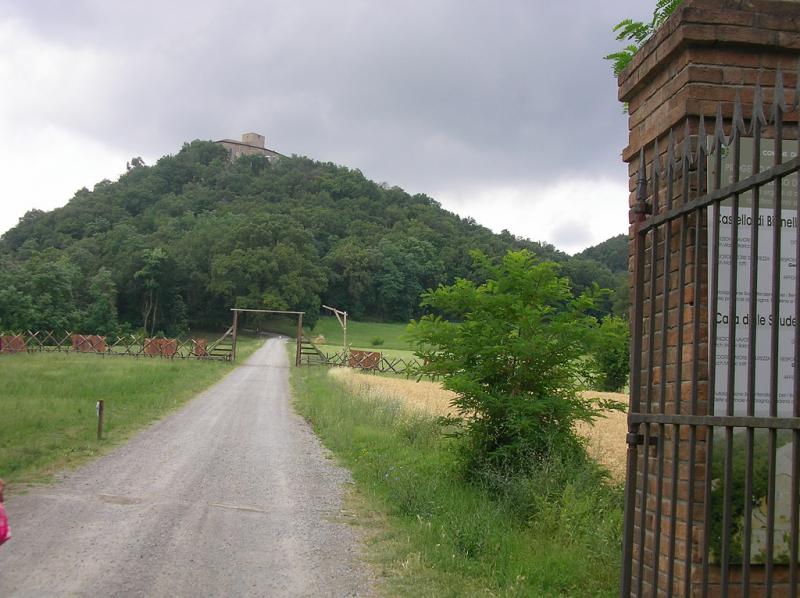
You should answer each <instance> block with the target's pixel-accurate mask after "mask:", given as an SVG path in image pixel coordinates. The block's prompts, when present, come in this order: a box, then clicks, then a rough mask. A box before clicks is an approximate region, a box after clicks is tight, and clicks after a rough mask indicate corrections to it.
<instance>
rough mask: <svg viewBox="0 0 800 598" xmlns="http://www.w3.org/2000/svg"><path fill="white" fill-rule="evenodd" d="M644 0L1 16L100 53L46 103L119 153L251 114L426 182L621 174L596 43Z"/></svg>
mask: <svg viewBox="0 0 800 598" xmlns="http://www.w3.org/2000/svg"><path fill="white" fill-rule="evenodd" d="M642 4H643V3H641V1H640V0H615V1H612V2H610V3H605V4H598V3H596V2H595V1H593V0H577V1H574V2H561V3H551V2H544V1H541V0H539V1H523V0H508V1H504V2H489V1H485V0H480V1H476V2H469V3H466V2H456V1H455V0H439V1H435V0H434V1H431V2H426V3H421V2H391V1H388V2H380V3H378V2H368V1H366V0H361V1H359V0H350V1H344V2H339V3H331V2H323V1H321V0H312V1H307V2H296V3H286V2H276V1H269V2H252V1H246V2H245V1H238V0H237V1H229V0H228V1H226V0H206V1H205V2H200V3H197V2H179V3H174V2H172V3H166V4H162V3H160V2H154V1H152V0H144V1H142V2H136V3H117V2H107V1H104V0H83V1H80V0H77V1H75V2H70V3H63V2H59V1H56V0H52V1H49V2H41V1H40V2H35V1H34V2H27V1H26V2H23V1H22V0H18V1H17V2H12V3H11V5H6V8H5V9H0V18H2V19H4V20H5V19H17V20H19V22H21V23H22V24H23V25H24V26H25V27H26V28H28V29H30V30H31V31H32V32H34V33H35V34H36V35H37V36H39V37H41V39H42V40H43V41H46V42H47V43H51V44H59V45H61V46H62V47H67V48H72V49H76V50H83V51H86V52H90V53H96V54H98V55H99V56H101V57H102V58H103V59H104V61H105V62H104V64H105V71H104V72H102V73H100V74H99V75H98V77H97V79H96V80H95V81H94V82H93V85H92V89H87V90H86V93H85V97H86V101H85V102H84V103H83V104H82V105H80V106H77V107H76V106H72V107H71V108H69V109H64V110H62V111H59V109H58V99H57V98H54V102H55V103H56V108H55V109H54V110H53V112H52V113H51V114H50V115H49V117H50V118H51V119H52V120H53V121H54V124H56V125H57V126H61V127H64V128H67V129H74V130H76V131H79V132H80V134H81V135H83V136H89V137H93V138H96V139H102V140H104V141H105V142H106V143H110V144H111V145H112V146H113V147H114V148H115V149H116V150H118V151H119V152H120V153H123V154H126V155H127V154H130V155H137V154H141V155H145V156H150V157H156V156H159V155H161V154H164V153H170V152H174V151H176V150H177V149H178V147H179V146H180V143H182V142H183V141H186V140H190V139H193V138H198V137H199V138H220V137H232V136H237V135H238V134H239V133H241V132H243V131H249V130H255V131H259V132H262V133H264V134H266V136H267V139H268V144H269V145H270V146H271V147H273V148H275V149H277V150H278V151H281V152H283V153H298V154H305V155H309V156H311V157H314V158H318V159H323V160H331V161H335V162H338V163H342V164H346V165H348V166H351V167H354V168H360V169H361V170H363V171H364V172H365V174H367V175H368V176H371V177H373V178H375V179H378V180H385V181H388V182H389V183H390V184H397V185H400V186H402V187H405V188H407V189H409V190H410V191H414V192H420V191H424V192H428V193H429V194H431V195H434V196H435V195H436V193H440V192H441V193H444V192H446V191H447V190H448V189H449V188H452V187H459V188H461V189H463V188H465V187H469V186H470V185H475V186H480V187H482V188H487V187H491V186H492V185H504V186H509V185H515V184H520V185H527V186H530V185H546V184H548V183H550V182H552V181H555V180H560V179H564V178H583V179H586V178H604V179H613V178H623V179H624V177H625V169H624V167H623V166H622V165H621V164H620V159H619V152H620V150H621V148H622V147H623V146H624V145H625V141H626V137H627V132H626V131H627V127H626V119H625V117H624V115H623V114H622V113H621V110H620V106H619V104H618V103H617V101H616V82H615V81H614V79H613V78H612V77H611V74H610V67H609V65H608V63H606V62H605V61H603V60H602V56H603V55H604V54H606V53H608V52H610V51H612V50H614V49H616V47H617V46H618V44H617V43H616V42H614V40H613V34H612V33H611V27H612V26H613V24H614V23H616V22H617V21H619V20H620V19H622V18H624V17H626V16H632V17H636V18H644V17H646V12H647V10H648V7H647V6H642ZM645 4H647V3H645ZM650 10H652V8H650ZM65 199H66V198H65ZM623 226H624V223H623V224H622V225H621V228H622V227H623Z"/></svg>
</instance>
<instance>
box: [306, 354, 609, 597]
mask: <svg viewBox="0 0 800 598" xmlns="http://www.w3.org/2000/svg"><path fill="white" fill-rule="evenodd" d="M293 386H294V390H295V399H296V406H297V408H298V410H299V411H300V412H301V413H302V414H303V415H304V416H305V417H306V418H308V419H309V420H310V421H311V422H312V424H313V426H314V428H315V430H316V432H317V433H318V434H319V436H320V437H321V438H322V440H323V442H324V443H325V444H326V446H328V447H329V448H330V449H331V450H332V451H333V452H334V453H335V454H336V455H337V456H338V457H339V459H341V461H342V462H343V463H344V464H345V465H346V466H347V467H348V468H350V469H351V471H352V472H353V477H354V479H355V481H356V487H357V492H358V495H359V497H360V498H361V503H360V504H361V507H360V509H361V514H362V517H364V518H368V519H370V520H377V521H378V522H379V525H378V529H377V530H376V531H375V534H374V540H373V546H372V556H373V558H374V559H375V561H376V563H377V565H378V566H379V567H380V568H381V570H382V572H383V573H384V575H385V576H386V579H387V584H388V585H389V590H390V592H391V593H393V594H399V595H405V596H467V595H469V596H563V595H566V596H607V595H609V596H610V595H613V594H616V592H617V579H618V572H619V554H620V550H619V537H620V528H621V520H622V497H621V492H620V490H619V489H618V488H615V487H612V486H609V485H607V484H606V483H605V482H604V480H603V478H602V475H601V474H600V473H599V472H598V470H597V469H596V468H595V467H594V466H593V465H592V464H591V462H589V461H588V460H581V459H574V460H571V461H555V460H552V461H550V462H547V463H532V464H531V467H530V469H529V470H528V471H527V472H525V473H524V474H521V473H520V472H518V471H516V472H511V471H507V472H503V471H496V470H486V471H484V472H482V474H481V475H479V476H477V478H476V477H473V479H471V480H470V481H467V480H466V479H465V476H464V475H463V471H462V466H461V465H460V463H461V460H460V459H459V448H460V447H459V445H458V441H456V440H455V439H453V438H450V437H448V436H446V434H443V430H442V428H441V425H440V424H439V423H438V422H437V420H436V419H434V418H433V417H431V416H429V415H427V414H424V413H415V412H410V411H408V410H406V409H404V408H403V407H402V406H401V405H400V404H399V403H397V402H392V401H387V400H384V399H370V398H369V397H365V396H357V395H354V394H353V393H352V391H349V390H347V389H346V388H345V387H344V386H342V385H340V384H339V383H338V382H337V381H336V380H335V379H333V378H332V377H330V376H328V375H327V372H326V371H325V370H324V369H311V368H302V369H299V370H295V371H294V373H293ZM356 502H359V501H356ZM369 514H372V515H373V516H371V517H368V515H369ZM376 514H377V515H376Z"/></svg>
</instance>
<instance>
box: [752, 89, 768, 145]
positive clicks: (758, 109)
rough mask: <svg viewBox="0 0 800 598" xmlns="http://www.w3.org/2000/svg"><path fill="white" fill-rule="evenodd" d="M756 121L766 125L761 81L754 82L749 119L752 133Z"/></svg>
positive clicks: (763, 125)
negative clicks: (751, 112) (751, 110)
mask: <svg viewBox="0 0 800 598" xmlns="http://www.w3.org/2000/svg"><path fill="white" fill-rule="evenodd" d="M756 121H758V122H760V123H761V126H762V127H766V126H767V117H766V116H765V115H764V90H763V89H762V88H761V81H757V82H756V89H755V93H754V95H753V118H751V119H750V132H749V135H753V134H754V133H755V130H756Z"/></svg>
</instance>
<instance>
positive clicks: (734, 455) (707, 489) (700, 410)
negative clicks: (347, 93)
mask: <svg viewBox="0 0 800 598" xmlns="http://www.w3.org/2000/svg"><path fill="white" fill-rule="evenodd" d="M742 93H745V92H744V91H743V92H742ZM751 93H752V89H751ZM763 95H764V94H763V91H762V89H761V88H760V86H759V87H758V88H756V90H755V95H754V96H753V99H752V115H751V118H750V120H749V122H748V123H747V126H746V123H745V118H744V115H743V111H742V102H741V101H740V99H739V96H738V95H737V99H736V102H735V104H734V105H733V106H730V105H727V106H722V105H720V106H719V107H718V108H717V114H716V122H715V126H714V128H713V132H712V131H711V130H710V129H709V130H708V131H707V129H706V121H705V118H704V117H703V116H699V117H697V118H694V119H691V120H690V121H687V122H686V125H685V128H684V130H683V133H682V135H681V134H680V132H678V133H677V134H673V133H672V132H670V134H669V138H668V139H666V140H664V139H662V140H661V143H660V144H659V140H656V141H655V142H654V144H653V145H652V147H649V148H648V152H647V154H648V155H651V156H652V158H651V159H648V160H646V159H645V157H646V154H645V151H644V150H643V151H642V152H641V154H640V161H639V172H638V177H637V191H636V198H637V201H636V204H635V206H634V208H633V209H632V220H633V224H634V245H633V269H634V285H633V297H632V300H633V313H632V335H633V341H632V364H631V402H630V414H629V417H628V422H629V425H628V432H629V433H628V436H627V442H628V460H627V486H626V495H625V520H624V542H623V543H624V546H623V567H622V580H621V595H622V596H623V597H627V596H632V595H633V596H643V595H652V596H657V595H658V596H661V595H666V596H670V595H676V596H694V595H697V596H707V595H721V596H729V595H743V596H747V595H753V594H754V593H756V592H759V595H761V593H763V594H764V595H772V594H773V592H774V594H775V595H791V596H796V595H797V587H798V542H799V539H798V529H799V528H800V519H799V517H800V515H799V514H798V494H799V493H800V377H798V376H795V375H794V373H795V364H796V362H797V360H798V358H800V343H798V341H797V339H795V336H794V331H795V328H796V324H797V321H798V320H800V304H799V303H798V302H797V301H796V300H795V298H796V297H797V295H798V294H800V276H797V275H795V272H796V270H797V265H798V263H800V228H798V224H800V213H798V208H799V207H800V201H799V200H798V177H800V175H798V172H799V171H800V158H798V155H797V141H796V139H797V125H796V123H792V124H789V123H784V120H785V119H784V114H785V113H787V112H792V111H795V112H796V111H797V108H798V102H799V101H800V76H798V84H797V89H796V90H795V91H794V94H793V98H792V105H791V106H787V103H786V99H785V94H784V88H783V77H782V76H781V74H780V72H778V73H776V75H775V83H774V87H773V94H772V95H773V98H772V100H771V102H770V104H771V110H770V118H769V119H767V118H765V115H764V104H765V103H764V100H763ZM725 110H728V111H729V112H728V113H727V114H725V115H724V116H725V117H727V118H724V116H723V114H724V111H725ZM726 123H727V124H726ZM726 129H727V130H728V131H729V132H728V133H726ZM676 137H682V139H680V140H678V144H677V145H679V146H680V149H678V148H677V147H676ZM785 138H787V139H789V140H788V141H787V140H786V139H785ZM748 153H751V154H752V156H751V158H749V159H748V158H747V154H748ZM768 162H773V163H772V164H769V163H768Z"/></svg>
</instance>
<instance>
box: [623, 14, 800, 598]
mask: <svg viewBox="0 0 800 598" xmlns="http://www.w3.org/2000/svg"><path fill="white" fill-rule="evenodd" d="M798 57H800V0H686V2H685V3H684V5H682V6H681V8H679V9H678V11H676V13H675V14H673V15H672V17H670V19H669V20H668V21H667V22H666V23H665V24H664V26H663V27H662V28H661V29H660V30H659V31H658V32H657V33H656V34H655V35H654V37H653V38H652V39H650V40H649V41H648V42H647V43H646V44H645V45H644V47H642V48H641V49H640V51H639V52H638V53H637V54H636V56H635V57H634V59H633V61H632V63H631V64H630V66H629V67H628V68H627V69H626V70H625V72H623V73H622V75H621V76H620V78H619V99H620V100H621V101H623V102H626V103H627V104H628V111H629V138H628V146H627V147H626V148H625V149H624V150H623V153H622V156H623V160H624V161H625V162H627V163H628V164H629V176H630V183H629V189H630V192H631V194H630V200H629V201H630V206H631V207H633V206H634V204H635V200H636V184H637V170H638V167H639V160H638V158H639V154H640V151H641V150H642V149H644V150H645V158H646V162H647V163H648V164H649V163H650V161H651V160H652V159H653V153H654V150H653V147H654V141H656V140H657V139H658V141H659V151H660V152H661V154H662V159H663V156H664V154H666V152H667V143H666V140H667V137H668V135H669V133H670V131H673V132H674V135H675V140H676V144H677V145H680V144H681V143H682V141H683V134H684V126H685V123H686V121H687V119H688V120H689V121H690V122H691V134H692V135H696V134H697V127H698V122H699V117H700V116H701V115H704V116H705V117H706V127H707V133H708V134H711V133H712V132H713V124H714V123H713V116H714V115H715V113H716V111H717V106H718V105H719V104H720V103H721V105H722V112H723V116H724V117H725V118H727V119H730V118H731V116H732V114H733V105H734V100H735V97H736V94H737V91H738V92H739V93H740V94H741V99H742V102H743V105H744V113H745V115H746V116H747V117H748V118H749V116H750V115H751V114H752V102H753V96H754V89H755V84H756V81H760V83H761V85H762V87H764V89H765V95H766V98H767V100H768V101H770V100H771V98H772V86H773V85H774V81H775V72H776V69H777V68H778V67H779V66H780V68H781V69H782V71H783V73H784V76H785V77H784V81H785V83H786V86H787V87H788V88H789V89H792V88H793V87H794V86H795V83H796V78H795V77H796V73H797V64H798V63H797V61H798ZM787 120H788V121H792V120H794V121H796V120H797V114H789V115H787ZM748 124H749V122H748ZM728 130H729V129H727V128H726V131H728ZM796 131H797V129H796V128H794V129H793V130H792V129H789V130H787V138H790V137H792V136H796V134H797V132H796ZM650 175H651V170H650V169H648V176H650ZM692 184H694V181H692ZM676 188H679V185H676ZM676 193H677V190H676ZM664 199H665V198H664V197H663V195H662V201H661V205H662V209H663V205H664V203H665V201H664ZM631 231H633V229H631ZM703 236H705V234H704V235H703ZM631 239H633V235H631ZM679 245H680V243H679V239H678V238H677V234H675V235H673V237H672V241H671V246H670V247H669V251H670V254H671V255H674V256H675V258H674V259H673V260H672V264H673V269H675V270H677V264H678V259H677V255H678V252H679V250H680V246H679ZM687 250H689V251H691V247H689V246H688V245H687ZM662 251H663V250H662ZM632 252H633V247H632V246H631V254H632ZM647 268H649V265H648V266H647ZM663 275H664V273H663V272H660V271H659V272H658V274H657V276H658V278H659V279H661V277H662V276H663ZM667 275H668V276H670V277H672V276H677V275H676V274H675V273H674V272H670V273H667ZM688 280H689V281H691V279H688ZM658 286H659V287H660V286H661V283H660V282H659V283H658ZM672 286H673V285H670V287H672ZM677 297H678V295H677V293H676V295H675V299H677ZM707 297H708V292H707V288H706V277H705V273H704V274H703V276H702V277H701V285H700V288H698V289H695V288H694V286H693V285H692V284H691V283H690V282H687V286H686V292H685V295H684V297H683V300H684V304H683V305H677V301H673V296H672V292H670V295H669V302H668V305H669V312H670V313H669V314H668V316H669V317H668V319H667V321H668V324H667V330H666V331H662V330H661V320H662V315H663V314H661V313H660V308H659V304H660V301H661V298H659V299H658V301H656V302H654V304H653V305H650V304H647V305H646V306H645V314H644V316H645V318H656V322H657V324H656V326H655V329H654V338H657V339H659V340H658V342H657V343H654V346H655V347H657V348H658V349H657V350H656V351H654V355H655V353H656V352H658V355H657V356H656V359H655V363H656V364H658V363H659V362H660V360H661V355H660V347H659V345H660V342H661V340H660V339H661V336H662V334H666V339H667V341H666V346H667V360H666V362H667V363H666V366H667V367H666V368H665V369H664V371H663V372H662V371H661V368H660V367H659V366H658V365H656V367H654V370H653V375H654V378H655V380H656V382H660V380H661V377H664V378H665V379H666V381H667V387H668V388H669V389H670V390H669V396H670V397H672V396H675V394H674V389H675V388H676V385H679V386H678V388H680V389H681V391H682V392H681V393H678V394H679V395H680V397H681V398H680V407H681V412H682V413H689V411H690V409H689V393H685V392H683V390H684V389H688V388H689V387H690V386H691V378H690V376H691V374H692V368H691V367H690V365H691V361H692V359H693V355H692V346H691V345H690V344H689V343H692V342H693V339H691V338H689V337H687V336H686V334H687V332H688V333H691V328H692V318H694V317H697V316H696V314H699V318H700V319H701V323H700V343H699V350H700V353H701V357H700V361H701V367H700V380H699V384H698V390H699V399H700V400H699V404H698V408H699V410H700V413H701V414H702V413H705V412H706V409H707V400H708V396H707V390H708V386H707V385H708V368H707V356H708V327H707V317H708V316H707V309H706V308H707ZM695 301H697V302H698V305H699V307H700V309H699V310H696V309H695V308H694V306H695ZM678 310H683V312H684V314H685V316H684V317H685V326H686V327H685V328H684V331H685V333H684V337H685V338H684V344H683V354H682V355H678V354H677V347H678V341H677V328H673V324H674V320H675V319H677V318H676V317H674V313H673V312H675V313H676V312H677V311H678ZM648 322H649V320H648ZM647 329H648V327H647V326H644V331H645V334H647ZM642 346H643V351H645V352H646V351H647V350H648V343H647V342H644V344H643V345H642ZM679 360H680V363H682V364H683V367H682V375H681V380H676V379H675V377H676V371H677V369H678V368H676V367H675V366H676V364H677V363H678V361H679ZM647 362H648V355H647V354H643V355H642V363H643V364H646V363H647ZM674 410H675V405H674V400H672V399H668V400H667V405H666V407H665V412H667V413H673V412H674ZM702 432H703V430H699V431H698V436H697V440H698V442H697V444H698V450H697V452H696V454H695V456H696V465H695V472H696V474H695V480H696V482H695V488H694V489H693V490H694V491H693V492H692V491H691V490H692V489H690V488H689V482H688V478H689V476H688V469H689V459H688V454H687V453H688V451H687V452H684V451H683V450H681V454H680V460H679V461H678V463H679V470H678V471H679V474H678V478H677V479H676V480H673V479H671V473H670V471H671V463H670V462H669V461H667V463H668V464H669V466H668V467H665V468H664V476H663V477H662V480H661V483H662V484H663V488H664V489H665V495H666V496H667V497H669V495H670V494H671V488H672V485H673V484H677V486H678V492H677V496H678V507H677V519H676V521H677V525H676V526H675V529H676V532H675V560H676V562H675V564H674V571H673V579H671V580H669V579H667V578H666V574H665V571H666V570H667V560H668V556H669V555H668V554H667V553H666V551H665V546H664V544H666V542H664V543H662V549H661V551H660V553H659V563H660V566H659V569H660V572H659V576H658V578H657V579H654V575H653V572H652V571H650V572H649V574H648V568H647V567H645V569H644V575H643V580H644V581H643V584H642V591H643V594H645V595H648V596H649V595H652V592H653V589H654V588H653V585H654V584H655V585H656V586H657V590H658V594H659V595H660V594H662V593H664V594H665V593H666V592H667V588H668V587H669V586H670V585H671V586H672V589H673V595H676V596H678V595H682V594H683V593H684V591H683V588H684V587H685V586H684V584H683V583H682V581H683V579H684V577H685V575H686V571H685V567H684V562H683V559H685V557H686V554H687V543H688V542H691V543H692V561H693V562H694V563H697V564H698V566H697V567H695V568H694V569H695V570H694V573H693V574H692V584H690V587H691V588H692V590H691V591H690V594H693V593H694V592H695V591H697V589H698V588H699V575H698V574H699V569H700V567H699V563H700V557H701V555H702V552H701V545H702V538H701V537H700V533H699V532H698V527H702V526H697V524H698V523H699V522H702V520H703V517H704V504H703V503H702V500H703V488H704V485H705V473H706V472H705V467H704V462H705V446H704V442H705V435H704V434H703V433H702ZM666 433H667V438H665V439H662V441H671V438H670V437H669V434H670V427H669V426H668V427H667V431H666ZM683 440H684V439H682V444H681V446H682V447H683V446H684V444H683ZM642 448H643V447H642ZM642 452H644V450H642V451H640V454H641V453H642ZM641 464H642V457H640V471H641ZM650 482H651V483H650V484H649V487H648V493H649V497H648V498H647V501H646V504H647V508H648V513H649V514H648V516H647V517H646V518H645V522H646V523H645V532H646V533H645V537H646V541H645V546H644V556H645V561H651V560H652V558H653V555H652V550H653V549H654V541H653V537H654V535H655V530H656V529H660V532H659V533H661V536H662V538H664V537H665V534H668V533H669V531H668V530H669V526H668V523H669V522H668V518H667V517H665V516H664V515H662V518H661V521H656V520H655V517H653V516H652V513H653V510H654V509H653V507H652V506H650V505H651V504H652V503H654V502H655V496H654V492H655V484H656V480H654V479H653V477H652V470H651V478H650ZM667 489H669V492H667V491H666V490H667ZM698 501H699V502H698ZM662 504H664V505H669V500H668V499H667V500H666V501H665V502H663V501H662ZM641 508H642V505H638V506H637V509H641ZM690 510H691V512H692V514H693V520H694V523H695V525H696V526H697V527H695V531H694V533H692V534H691V537H690V535H689V530H688V527H687V514H688V512H689V511H690ZM664 512H665V513H666V512H667V511H664ZM639 521H640V513H638V512H637V513H636V525H637V529H636V532H635V533H636V534H637V535H638V534H639V533H640V532H641V530H640V529H639V528H638V525H639ZM633 558H634V559H635V563H634V569H636V566H637V565H638V559H639V558H640V555H638V554H637V553H636V552H635V553H634V555H633ZM752 573H753V576H752V580H753V585H752V586H751V590H750V592H749V595H752V596H759V595H761V592H763V586H760V585H759V584H760V582H761V579H760V577H759V573H758V571H756V570H754V571H753V572H752ZM776 573H777V574H776V582H777V585H776V586H775V588H774V592H775V593H774V594H773V595H776V596H777V595H784V594H783V592H786V591H787V590H788V587H787V585H786V576H785V575H782V574H780V573H778V572H776ZM648 575H649V576H648ZM732 575H733V577H732V578H733V579H736V573H735V572H732ZM718 579H719V572H718V571H716V572H715V571H712V574H711V576H710V582H711V584H712V586H711V588H710V589H711V592H710V594H709V595H711V596H713V595H719V587H718V586H717V585H715V584H716V583H717V581H718ZM695 582H697V583H695ZM633 591H634V593H636V591H637V588H636V587H634V588H633ZM735 591H736V593H735V594H729V595H736V596H738V595H741V588H740V587H737V588H736V590H735Z"/></svg>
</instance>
